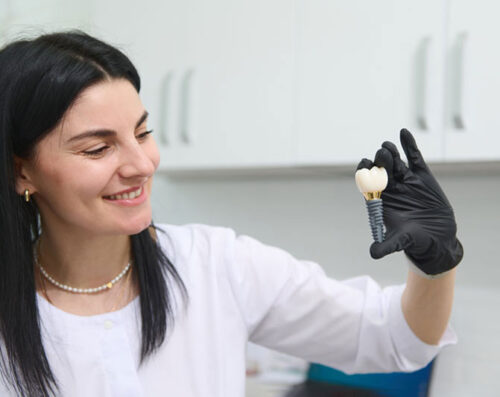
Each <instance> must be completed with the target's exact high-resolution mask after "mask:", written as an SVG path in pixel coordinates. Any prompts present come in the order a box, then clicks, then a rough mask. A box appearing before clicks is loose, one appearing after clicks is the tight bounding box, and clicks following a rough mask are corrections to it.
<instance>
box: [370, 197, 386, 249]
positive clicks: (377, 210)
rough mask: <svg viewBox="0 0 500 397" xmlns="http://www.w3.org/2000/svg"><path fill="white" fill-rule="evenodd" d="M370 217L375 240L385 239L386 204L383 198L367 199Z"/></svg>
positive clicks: (378, 241) (379, 241)
mask: <svg viewBox="0 0 500 397" xmlns="http://www.w3.org/2000/svg"><path fill="white" fill-rule="evenodd" d="M366 208H367V209H368V218H369V220H370V228H371V230H372V237H373V240H374V241H376V242H377V243H381V242H382V241H384V238H385V233H384V206H383V204H382V200H381V199H374V200H366Z"/></svg>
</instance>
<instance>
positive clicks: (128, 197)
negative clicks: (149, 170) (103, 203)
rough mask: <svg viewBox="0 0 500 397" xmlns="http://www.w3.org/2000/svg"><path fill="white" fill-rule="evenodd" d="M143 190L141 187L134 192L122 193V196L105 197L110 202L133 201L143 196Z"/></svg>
mask: <svg viewBox="0 0 500 397" xmlns="http://www.w3.org/2000/svg"><path fill="white" fill-rule="evenodd" d="M142 189H143V187H142V186H141V187H140V188H139V189H137V190H134V191H132V192H128V193H122V194H112V195H111V196H104V198H105V199H108V200H133V199H135V198H136V197H138V196H140V195H141V193H142Z"/></svg>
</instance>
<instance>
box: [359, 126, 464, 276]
mask: <svg viewBox="0 0 500 397" xmlns="http://www.w3.org/2000/svg"><path fill="white" fill-rule="evenodd" d="M400 139H401V145H402V147H403V150H404V152H405V154H406V157H407V159H408V166H406V164H405V163H404V162H403V160H401V157H400V156H399V152H398V150H397V148H396V145H394V144H393V143H392V142H384V143H383V144H382V148H381V149H379V150H378V151H377V153H376V155H375V161H374V162H371V161H370V160H368V159H363V160H361V162H360V163H359V165H358V167H357V169H360V168H372V167H373V166H374V165H376V166H378V167H384V168H385V169H386V171H387V174H388V178H389V181H388V184H387V187H386V189H385V190H384V191H383V192H382V200H383V206H384V224H385V227H386V235H385V239H384V241H383V242H382V243H376V242H375V243H373V244H372V245H371V247H370V254H371V256H372V257H373V258H374V259H378V258H382V257H384V256H386V255H387V254H390V253H392V252H395V251H401V250H404V252H405V253H406V255H407V256H408V258H409V259H410V260H411V262H412V263H413V264H414V265H416V266H417V267H418V268H419V269H420V270H421V271H422V272H424V273H425V274H426V275H428V276H430V277H434V276H436V275H438V274H441V273H444V272H446V271H448V270H450V269H452V268H454V267H455V266H456V265H458V263H459V262H460V261H461V260H462V256H463V248H462V244H461V243H460V241H458V239H457V237H456V232H457V226H456V223H455V216H454V214H453V209H452V208H451V205H450V202H449V201H448V199H447V198H446V196H445V194H444V192H443V190H442V189H441V187H440V186H439V184H438V183H437V181H436V179H435V178H434V176H433V175H432V173H431V171H430V170H429V167H428V166H427V164H426V163H425V161H424V159H423V157H422V154H421V153H420V151H419V150H418V148H417V144H416V143H415V139H414V138H413V136H412V135H411V134H410V132H409V131H407V130H405V129H403V130H401V135H400Z"/></svg>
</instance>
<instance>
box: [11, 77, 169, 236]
mask: <svg viewBox="0 0 500 397" xmlns="http://www.w3.org/2000/svg"><path fill="white" fill-rule="evenodd" d="M146 117H147V113H146V111H145V109H144V106H143V105H142V103H141V100H140V98H139V95H138V93H137V91H136V90H135V88H134V87H133V86H132V84H131V83H130V82H128V81H127V80H125V79H115V80H111V81H104V82H101V83H98V84H96V85H93V86H91V87H89V88H87V89H85V90H84V91H82V93H81V94H80V95H79V97H78V98H77V100H76V101H75V102H74V104H73V106H71V107H70V108H69V109H68V111H67V112H66V114H65V116H64V118H63V120H62V122H61V123H60V125H58V126H57V127H56V128H55V129H54V130H53V131H52V132H51V133H49V134H48V135H47V136H46V137H45V138H44V139H43V140H41V141H40V142H39V143H38V145H37V147H36V156H34V159H33V160H32V161H29V162H27V163H25V165H24V167H23V171H22V175H23V177H21V178H18V190H19V191H18V193H20V194H22V193H23V191H24V189H25V188H28V189H29V190H30V193H32V194H33V193H34V198H35V200H36V203H37V205H38V207H39V209H40V214H41V217H42V222H43V225H44V227H45V226H47V227H50V229H52V230H53V229H54V228H56V229H58V230H61V231H69V230H77V229H79V230H82V231H89V232H91V233H98V234H135V233H138V232H140V231H142V230H144V229H145V228H146V227H147V226H148V225H149V224H150V222H151V204H150V194H151V186H152V177H153V173H154V172H155V170H156V168H157V167H158V163H159V154H158V149H157V147H156V144H155V141H154V139H153V137H152V136H151V135H150V134H148V133H147V131H148V130H147V124H146ZM131 191H133V193H128V194H127V195H128V197H127V196H124V194H123V192H131ZM136 195H137V197H135V196H136Z"/></svg>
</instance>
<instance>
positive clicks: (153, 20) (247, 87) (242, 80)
mask: <svg viewBox="0 0 500 397" xmlns="http://www.w3.org/2000/svg"><path fill="white" fill-rule="evenodd" d="M115 9H120V13H119V14H116V13H113V10H115ZM292 11H293V7H292V3H291V2H290V1H288V0H275V1H272V2H269V1H266V0H254V1H251V2H248V1H241V0H238V1H235V0H212V1H210V2H207V1H203V0H183V1H163V2H156V1H142V2H140V3H137V2H131V1H127V2H125V3H124V2H123V1H106V2H102V3H97V2H96V3H95V10H94V12H95V15H94V17H93V21H94V31H96V32H101V33H102V34H103V37H109V38H113V39H114V40H115V41H118V42H121V43H123V44H124V46H125V47H126V48H127V49H128V50H129V54H130V55H131V57H132V59H133V61H134V62H135V64H136V66H137V67H138V69H139V72H140V74H141V76H142V81H143V90H142V99H143V101H144V103H145V104H146V107H147V108H148V109H151V114H152V115H151V124H150V125H151V126H153V127H154V128H155V129H156V130H157V131H158V132H161V134H159V135H161V136H157V140H158V141H159V142H161V143H162V144H161V151H162V160H161V167H162V168H163V169H170V170H172V169H186V168H188V169H189V168H195V169H196V168H202V167H230V166H236V167H239V166H243V167H253V166H262V165H269V166H282V165H289V164H290V163H291V161H292V154H293V151H292V135H291V129H292V119H293V117H292V116H293V113H292V112H293V106H292V105H293V93H292V88H293V64H292V62H291V60H292V59H293V53H292V51H293V41H292V39H293V13H292ZM132 21H133V22H132ZM124 24H125V25H126V29H125V28H124Z"/></svg>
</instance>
